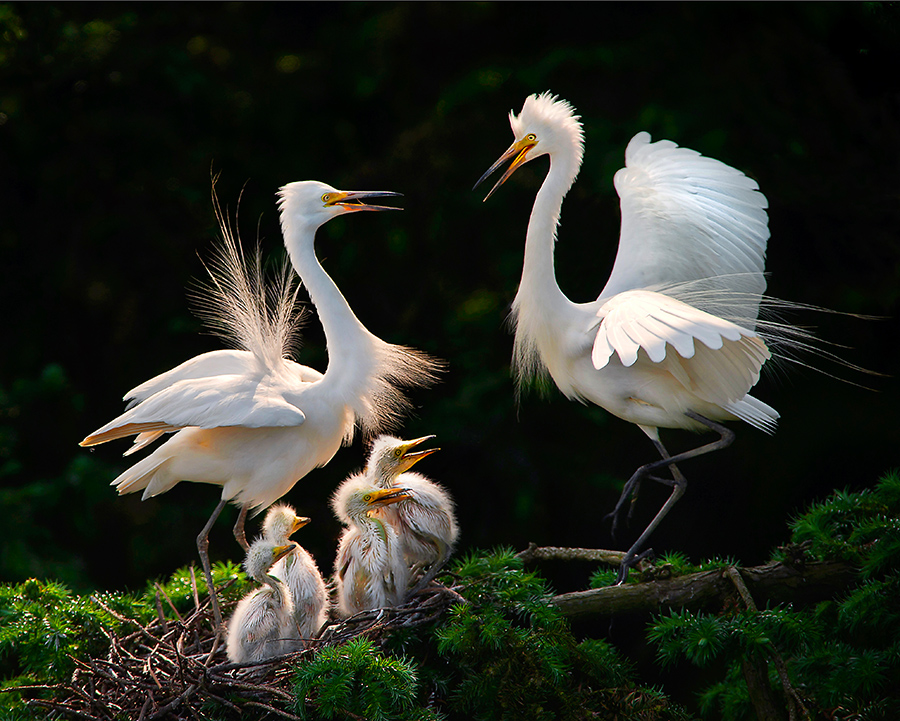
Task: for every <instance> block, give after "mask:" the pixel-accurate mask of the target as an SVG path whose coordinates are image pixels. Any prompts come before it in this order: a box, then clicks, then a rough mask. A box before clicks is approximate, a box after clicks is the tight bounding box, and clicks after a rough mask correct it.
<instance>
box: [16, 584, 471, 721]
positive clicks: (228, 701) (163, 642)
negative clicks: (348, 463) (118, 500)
mask: <svg viewBox="0 0 900 721" xmlns="http://www.w3.org/2000/svg"><path fill="white" fill-rule="evenodd" d="M459 598H461V597H460V596H459V594H458V593H456V592H455V591H453V590H452V589H448V588H445V587H443V586H440V585H439V584H432V586H430V587H429V588H427V589H426V590H424V591H422V592H421V593H419V594H418V595H417V596H416V597H415V598H414V599H412V600H411V601H410V602H408V603H406V604H404V605H403V606H401V607H399V608H390V609H381V610H378V611H371V612H367V613H361V614H357V615H356V616H353V617H351V618H349V619H346V620H343V621H340V622H331V623H329V624H328V625H326V627H325V629H324V630H323V633H322V634H320V637H319V638H318V639H315V640H313V641H311V642H309V645H308V647H307V648H305V649H299V650H297V651H295V652H293V653H291V654H287V655H284V656H279V657H276V658H272V659H268V660H266V661H263V662H261V663H254V664H234V663H229V662H228V661H227V659H226V658H225V651H224V649H223V648H222V647H221V646H218V644H217V639H216V637H215V636H214V635H213V633H212V614H211V611H210V608H209V602H208V601H206V602H205V603H203V604H200V602H199V599H196V601H195V603H196V604H197V605H196V607H195V609H193V611H192V612H191V613H190V614H188V615H186V616H185V617H182V616H180V615H178V614H176V616H177V618H176V619H172V618H168V619H167V618H164V617H163V615H162V613H161V604H158V605H157V612H158V615H157V618H156V619H154V621H153V622H151V623H149V624H147V625H144V624H142V623H141V622H139V621H137V620H136V619H133V618H129V617H127V616H123V615H121V614H118V613H116V612H114V611H113V610H112V609H110V608H108V607H107V606H106V605H104V604H103V602H102V601H100V600H99V599H97V598H95V597H92V600H93V602H94V603H96V604H97V605H98V606H100V607H102V608H104V609H105V610H106V611H107V612H109V614H110V615H111V616H113V617H114V618H116V619H117V620H119V621H120V622H121V623H122V624H123V625H124V628H123V629H122V630H121V631H119V633H120V634H122V635H118V634H116V633H112V632H110V633H108V634H107V636H108V638H109V649H108V651H107V654H106V658H93V659H87V660H79V659H74V662H75V671H74V672H73V674H72V677H71V679H70V680H69V681H68V682H67V683H62V684H57V685H56V686H52V687H48V686H39V687H38V686H36V687H24V686H23V687H20V688H19V690H20V691H28V690H32V689H33V690H35V691H48V690H50V691H52V692H53V698H52V699H32V700H30V701H29V702H28V703H29V704H31V705H33V706H36V707H40V708H43V709H46V710H48V711H50V712H52V713H53V714H54V715H55V717H56V718H77V719H88V720H89V721H115V720H117V719H122V718H132V719H140V720H141V721H152V720H153V719H166V720H167V721H188V720H190V721H194V719H197V718H206V716H205V715H204V709H203V707H204V706H206V705H207V704H209V703H215V704H218V705H219V706H221V707H222V708H228V709H230V710H231V711H232V712H234V715H235V717H240V715H241V709H242V708H245V707H254V708H257V709H260V710H261V711H262V712H268V713H269V714H270V715H274V716H273V718H274V717H281V718H286V719H296V718H298V717H297V716H295V715H293V714H291V713H290V712H289V711H287V710H286V709H285V708H284V707H285V705H286V704H287V703H290V702H293V700H294V696H293V694H292V693H291V685H292V676H293V667H294V665H295V664H296V662H297V661H298V660H300V659H302V658H304V657H305V656H307V655H308V654H310V653H312V652H313V650H314V649H315V648H319V647H322V646H325V645H331V644H337V643H342V642H344V641H346V640H348V639H350V638H353V637H354V636H359V635H365V636H367V637H368V638H370V639H371V640H373V641H375V642H376V643H377V642H378V641H380V640H381V639H383V638H385V637H386V636H387V635H388V634H390V633H391V632H393V631H394V630H396V629H399V628H411V627H415V626H420V625H423V624H426V623H431V622H433V621H435V620H436V619H437V618H439V617H440V616H441V615H442V614H443V613H444V612H445V611H446V610H447V609H448V608H449V607H450V606H451V605H453V604H454V603H457V602H458V599H459ZM167 600H168V599H167ZM232 605H234V602H232V603H230V604H226V605H225V606H224V607H223V611H224V610H227V609H228V608H229V607H230V606H232ZM217 646H218V647H217Z"/></svg>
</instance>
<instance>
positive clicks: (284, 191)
mask: <svg viewBox="0 0 900 721" xmlns="http://www.w3.org/2000/svg"><path fill="white" fill-rule="evenodd" d="M399 195H400V193H393V192H391V191H389V190H338V189H337V188H332V187H331V186H330V185H328V184H327V183H321V182H319V181H318V180H302V181H298V182H295V183H288V184H287V185H285V186H283V187H282V188H281V189H279V191H278V209H279V211H280V212H281V222H282V225H285V224H288V223H292V222H293V223H297V222H299V223H300V224H305V225H312V226H313V227H316V228H317V227H319V226H320V225H322V224H323V223H327V222H328V221H329V220H331V219H332V218H336V217H337V216H339V215H344V214H345V213H356V212H359V211H361V210H375V211H377V210H400V208H391V207H389V206H386V205H369V204H367V203H366V201H367V200H371V199H373V198H390V197H397V196H399Z"/></svg>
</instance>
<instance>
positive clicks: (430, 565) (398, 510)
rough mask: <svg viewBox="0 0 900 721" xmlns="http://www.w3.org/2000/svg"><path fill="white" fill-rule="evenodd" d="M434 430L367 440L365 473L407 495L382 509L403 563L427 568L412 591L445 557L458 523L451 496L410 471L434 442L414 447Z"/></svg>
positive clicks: (414, 568)
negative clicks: (416, 435) (411, 437)
mask: <svg viewBox="0 0 900 721" xmlns="http://www.w3.org/2000/svg"><path fill="white" fill-rule="evenodd" d="M432 438H434V436H425V437H424V438H416V439H415V440H412V441H403V440H400V439H399V438H394V437H392V436H388V435H381V436H379V437H378V438H376V439H375V440H374V441H373V443H372V449H371V451H370V452H369V459H368V462H367V464H366V476H367V477H368V478H369V479H370V480H372V481H373V482H374V484H375V485H377V486H379V487H381V488H403V489H404V491H405V494H406V495H408V496H409V498H407V499H406V500H404V501H400V502H399V503H396V504H394V505H391V506H388V507H385V508H384V509H382V510H381V514H382V515H383V516H384V518H385V520H387V521H388V523H390V524H391V525H392V526H393V527H394V528H395V529H396V531H397V535H398V536H399V539H400V548H401V549H402V550H403V556H404V558H405V559H406V564H407V565H408V566H409V567H410V569H411V570H412V571H413V572H414V573H415V572H416V571H417V570H419V569H422V570H425V569H427V571H426V573H425V574H424V575H423V576H422V578H421V579H420V580H419V582H418V584H417V585H416V588H414V589H413V593H415V592H416V591H418V590H420V589H422V588H425V586H427V585H428V583H429V582H430V581H431V579H432V578H434V577H435V576H436V575H437V573H438V571H440V569H441V568H442V567H443V566H444V564H445V563H446V562H447V559H449V558H450V553H451V552H452V550H453V545H454V543H456V537H457V535H458V534H459V529H458V528H457V525H456V514H455V512H454V506H453V499H451V498H450V494H448V493H447V491H446V490H445V489H444V488H442V487H441V486H440V485H438V484H437V483H435V482H434V481H432V480H429V479H428V478H426V477H425V476H423V475H422V474H421V473H416V472H414V471H410V470H409V469H410V468H412V467H413V466H414V465H415V464H416V463H418V462H419V461H421V460H422V459H423V458H425V457H426V456H429V455H431V454H432V453H434V452H435V451H438V450H440V449H439V448H428V449H425V450H421V451H416V450H414V449H415V448H417V447H418V446H419V445H421V444H422V443H424V442H425V441H428V440H431V439H432Z"/></svg>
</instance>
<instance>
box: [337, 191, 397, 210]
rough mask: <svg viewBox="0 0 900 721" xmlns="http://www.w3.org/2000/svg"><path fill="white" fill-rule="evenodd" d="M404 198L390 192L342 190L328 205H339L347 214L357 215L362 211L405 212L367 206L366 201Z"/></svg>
mask: <svg viewBox="0 0 900 721" xmlns="http://www.w3.org/2000/svg"><path fill="white" fill-rule="evenodd" d="M396 197H402V193H394V192H392V191H390V190H342V191H339V192H337V193H335V194H334V197H333V198H331V199H330V200H329V201H328V205H337V206H339V207H340V208H341V209H342V210H343V211H344V212H345V213H356V212H358V211H360V210H403V208H392V207H390V206H388V205H367V204H366V203H365V201H366V200H369V199H372V198H396Z"/></svg>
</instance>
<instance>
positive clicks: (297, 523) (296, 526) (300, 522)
mask: <svg viewBox="0 0 900 721" xmlns="http://www.w3.org/2000/svg"><path fill="white" fill-rule="evenodd" d="M309 521H310V519H309V518H307V517H306V516H297V517H296V518H295V519H294V523H293V525H291V531H290V533H288V535H289V536H292V535H294V534H295V533H296V532H297V531H299V530H300V529H301V528H303V526H305V525H306V524H307V523H309Z"/></svg>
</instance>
